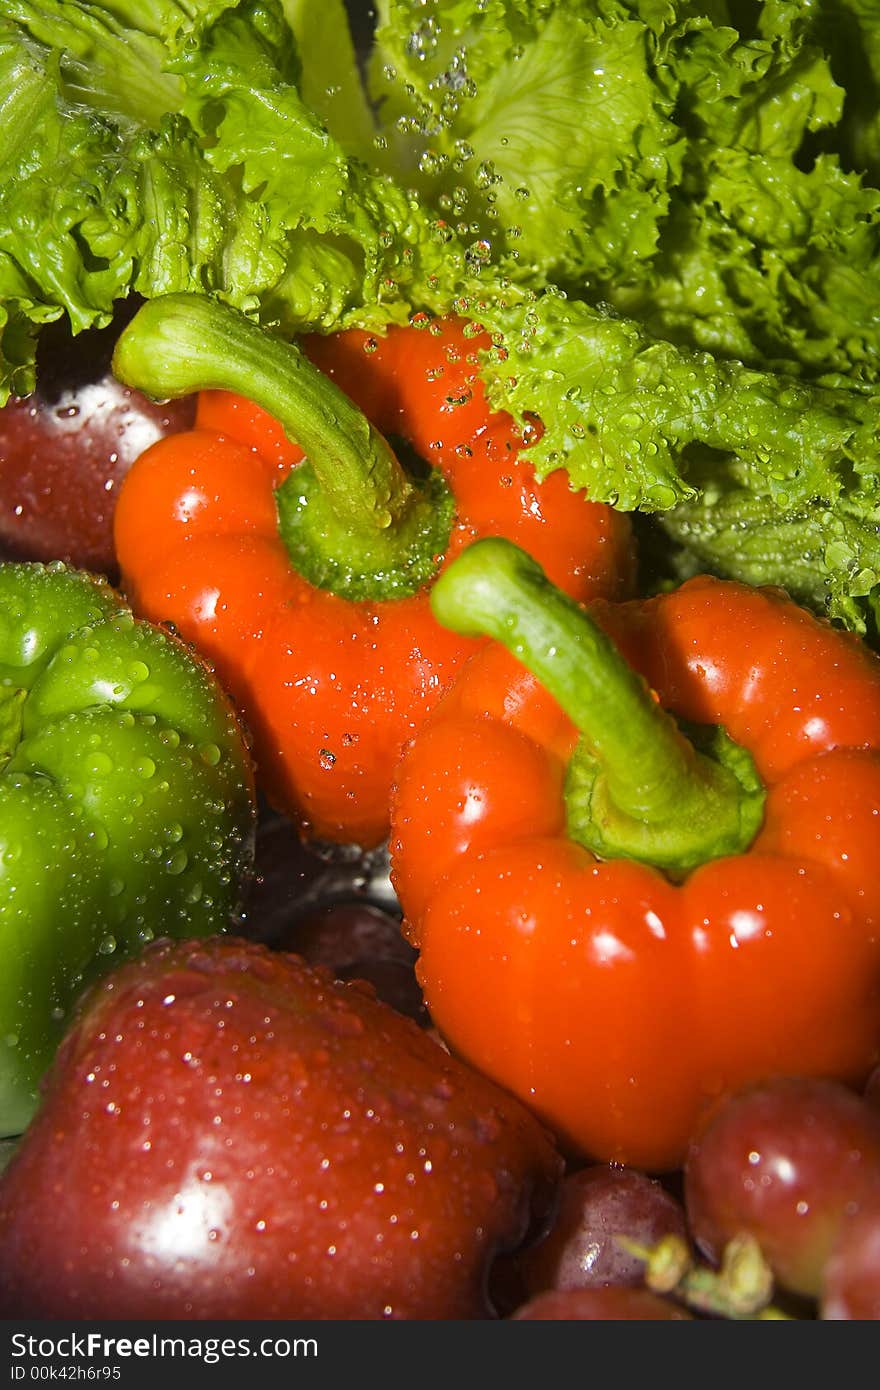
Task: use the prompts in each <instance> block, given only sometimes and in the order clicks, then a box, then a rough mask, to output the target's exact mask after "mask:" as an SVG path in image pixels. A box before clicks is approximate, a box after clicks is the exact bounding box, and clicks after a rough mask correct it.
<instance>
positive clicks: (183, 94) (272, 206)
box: [0, 0, 463, 399]
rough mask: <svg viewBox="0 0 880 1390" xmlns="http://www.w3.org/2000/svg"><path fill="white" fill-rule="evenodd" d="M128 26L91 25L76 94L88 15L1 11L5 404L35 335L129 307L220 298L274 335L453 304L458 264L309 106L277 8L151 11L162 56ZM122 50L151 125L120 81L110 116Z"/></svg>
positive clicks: (119, 9)
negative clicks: (93, 54)
mask: <svg viewBox="0 0 880 1390" xmlns="http://www.w3.org/2000/svg"><path fill="white" fill-rule="evenodd" d="M126 10H127V11H128V12H129V14H128V17H129V20H130V23H129V24H128V25H125V24H123V22H122V21H123V12H124V11H126ZM135 11H136V12H137V14H140V5H138V6H137V7H135V6H134V5H130V6H124V5H122V4H121V3H120V4H117V5H116V6H115V7H114V11H113V13H112V15H111V14H110V13H109V12H108V15H105V16H103V17H102V20H101V24H100V25H99V30H100V61H98V62H96V65H95V87H94V89H93V90H90V89H88V88H87V85H86V79H87V76H88V72H89V70H90V69H89V64H88V62H87V61H86V58H85V57H84V56H82V55H84V54H85V52H86V48H87V45H88V43H90V42H92V41H93V40H94V33H95V32H96V30H95V26H94V25H93V23H92V19H93V15H92V10H91V8H90V7H87V6H81V5H73V4H63V5H53V4H51V3H50V4H46V5H39V6H37V5H24V4H19V3H12V4H10V3H9V0H3V3H0V304H2V306H3V313H4V315H5V319H4V321H3V323H2V325H0V328H2V340H0V352H2V361H0V395H2V398H3V399H5V397H6V396H7V395H8V394H9V393H10V392H11V391H15V392H16V393H17V394H24V393H26V392H27V391H29V390H31V389H32V387H33V351H34V342H35V335H36V331H37V328H38V326H39V325H40V324H41V323H43V322H46V321H47V320H49V319H51V318H55V317H58V316H59V315H60V314H61V313H66V314H67V315H68V317H69V319H70V322H71V326H72V328H73V330H74V331H75V332H79V331H81V330H82V329H84V328H86V327H89V326H95V325H102V324H105V323H107V322H109V319H110V316H111V314H112V311H113V306H114V303H115V302H116V301H117V300H119V299H122V298H125V297H126V296H127V295H129V294H132V293H137V294H140V295H143V296H146V297H150V296H154V295H158V294H164V293H168V292H172V291H175V290H196V291H204V292H209V293H213V294H217V295H218V296H220V297H222V298H224V299H227V300H228V301H229V302H231V303H234V304H236V305H237V306H238V307H240V308H242V309H243V310H245V311H246V312H248V313H251V314H253V315H255V316H258V317H260V318H261V319H262V320H263V321H265V322H267V323H268V324H271V325H273V326H275V327H279V328H281V329H283V331H285V332H288V333H291V332H295V331H299V330H305V329H323V330H325V331H327V330H330V329H333V328H336V327H340V326H343V325H345V324H348V323H352V322H357V323H361V324H364V325H368V326H371V327H372V326H375V327H380V326H382V325H384V324H385V323H387V322H388V321H391V320H395V319H398V320H404V319H406V317H407V316H408V314H409V313H410V312H411V310H412V308H413V307H414V306H415V305H418V306H420V307H422V308H427V309H434V308H441V307H443V306H447V305H448V304H449V302H450V301H451V299H452V298H453V296H454V293H455V288H454V286H455V285H456V284H457V283H458V278H459V274H460V270H461V267H462V265H463V261H462V259H461V257H458V258H457V257H456V252H455V247H454V245H453V246H452V247H451V248H450V247H449V246H447V242H448V240H449V236H448V232H447V231H446V229H445V228H444V227H443V226H442V225H441V224H440V223H439V222H438V219H437V218H436V217H435V216H434V215H433V214H431V213H430V212H426V211H425V210H424V209H423V208H422V207H421V205H420V204H419V203H418V202H417V201H416V200H415V199H414V198H413V197H412V196H410V195H409V194H408V193H406V192H404V191H403V190H402V189H401V188H399V187H398V186H397V185H396V184H395V183H394V182H393V181H392V180H391V179H389V178H387V177H385V176H383V175H379V174H377V173H375V172H374V171H373V170H371V169H370V168H369V167H368V166H367V165H366V164H363V163H362V162H360V161H358V160H356V159H353V158H349V157H347V156H346V154H345V152H344V151H343V150H342V148H341V147H340V146H339V145H338V144H337V143H336V142H335V141H334V140H333V138H332V137H331V136H330V134H329V132H328V131H327V129H326V128H325V126H324V125H323V123H322V121H321V120H320V119H319V118H318V117H317V116H316V115H315V114H314V113H313V112H311V111H310V110H309V109H308V107H307V106H306V105H305V104H304V102H303V101H302V99H301V97H300V95H299V92H298V90H297V88H296V86H295V85H294V83H293V81H292V78H293V76H294V74H295V73H296V71H298V66H299V57H298V54H297V51H296V48H295V44H294V40H293V36H292V34H291V31H290V30H289V28H288V27H287V25H286V24H285V22H284V19H283V15H282V12H281V10H280V8H279V7H278V6H277V5H275V4H271V3H266V4H263V3H249V4H240V5H234V6H233V5H222V4H219V3H208V2H207V0H206V3H205V4H203V5H200V6H199V5H190V6H188V7H186V11H185V12H184V9H183V7H181V6H171V5H168V6H158V5H157V6H153V7H147V9H146V16H147V19H148V20H149V21H150V22H153V21H156V22H158V21H159V20H161V19H162V18H163V16H166V12H167V16H166V17H167V18H168V22H169V25H170V29H171V37H170V39H169V41H168V43H167V46H166V45H163V44H162V43H161V42H159V41H158V40H155V38H154V36H153V35H151V34H146V35H143V34H142V35H141V38H142V40H143V41H142V42H141V43H140V45H139V44H138V43H137V42H136V39H137V33H138V31H136V30H134V29H133V28H132V16H133V14H134V12H135ZM12 14H14V16H15V18H11V17H10V15H12ZM111 20H112V23H111ZM56 22H57V24H58V41H59V43H63V44H67V45H69V46H68V47H63V48H62V47H59V46H58V44H56V42H55V41H54V40H53V32H54V30H53V25H54V24H55V23H56ZM76 34H81V35H85V36H86V37H85V38H84V39H83V40H82V43H81V44H80V47H79V48H77V47H76V45H75V44H74V41H73V37H72V35H76ZM114 46H115V47H114ZM116 50H118V51H119V55H120V63H122V62H123V57H124V55H125V54H126V53H129V59H128V61H129V62H134V59H133V58H131V56H130V55H131V54H133V53H136V54H140V55H141V58H142V60H143V74H144V80H145V81H146V74H148V73H149V72H151V71H152V70H153V69H155V72H156V74H157V82H156V91H157V92H161V94H162V96H161V100H159V99H158V98H157V101H156V105H155V109H153V110H151V111H150V113H149V114H147V113H145V112H144V111H143V110H141V109H140V105H141V103H140V102H139V100H137V99H134V98H133V96H132V93H133V92H135V91H136V88H137V84H136V83H135V82H134V80H132V83H131V90H129V89H128V87H127V85H126V84H122V85H125V86H126V89H125V90H123V91H120V92H119V94H118V99H117V102H116V106H115V108H114V106H113V99H114V93H113V89H112V85H111V84H110V83H109V82H108V81H107V80H106V77H107V74H108V73H109V72H111V71H112V69H113V55H114V52H115V51H116ZM78 55H79V56H78ZM80 59H82V61H81V60H80ZM172 99H173V100H174V102H175V103H176V109H175V110H173V111H171V110H168V109H166V108H167V107H168V105H169V103H170V102H171V101H172ZM157 112H158V115H157ZM151 122H152V123H151Z"/></svg>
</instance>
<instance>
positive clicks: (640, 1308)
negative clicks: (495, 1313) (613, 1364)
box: [512, 1285, 693, 1322]
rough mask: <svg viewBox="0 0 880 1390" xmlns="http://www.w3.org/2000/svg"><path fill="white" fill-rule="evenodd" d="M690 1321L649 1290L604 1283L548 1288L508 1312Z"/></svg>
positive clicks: (532, 1316)
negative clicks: (573, 1287)
mask: <svg viewBox="0 0 880 1390" xmlns="http://www.w3.org/2000/svg"><path fill="white" fill-rule="evenodd" d="M664 1319H665V1320H667V1321H686V1320H690V1321H693V1314H691V1313H689V1312H688V1311H687V1309H686V1308H681V1307H679V1306H678V1305H677V1304H675V1303H670V1302H669V1301H668V1300H667V1299H665V1298H661V1297H660V1295H659V1294H655V1293H651V1291H650V1290H649V1289H632V1288H627V1287H625V1286H621V1285H608V1286H607V1287H606V1288H596V1289H552V1290H549V1291H548V1292H546V1293H539V1294H536V1295H535V1297H534V1298H532V1299H530V1300H529V1301H528V1303H523V1304H522V1305H521V1306H520V1307H519V1308H517V1310H516V1312H515V1313H513V1314H512V1320H513V1321H514V1322H517V1321H518V1322H526V1321H538V1320H541V1321H545V1322H549V1321H553V1322H574V1321H579V1322H588V1321H589V1322H623V1321H627V1322H635V1321H640V1322H648V1321H650V1322H659V1321H661V1320H664Z"/></svg>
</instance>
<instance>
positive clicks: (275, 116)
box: [0, 0, 880, 631]
mask: <svg viewBox="0 0 880 1390" xmlns="http://www.w3.org/2000/svg"><path fill="white" fill-rule="evenodd" d="M378 14H379V30H378V36H377V43H376V46H375V49H374V52H373V55H372V58H371V62H370V86H371V94H372V97H373V101H374V104H375V112H371V111H370V109H369V107H368V106H367V104H366V100H365V96H364V92H363V89H362V87H361V83H360V78H359V73H358V69H357V64H356V62H355V59H354V54H353V49H352V44H351V41H350V37H349V35H348V32H347V30H346V29H345V28H344V26H343V23H342V9H341V0H284V5H283V7H282V6H281V4H280V3H278V0H243V2H242V3H234V2H233V0H228V3H223V0H188V3H171V0H154V3H152V4H151V5H149V6H146V7H144V6H142V5H140V4H138V5H135V3H134V0H115V2H114V3H113V4H112V5H107V6H102V7H97V6H90V5H87V4H85V3H83V2H82V0H74V2H73V3H61V2H60V0H43V3H31V0H0V399H2V398H3V396H4V393H8V392H9V391H16V392H23V391H27V390H29V389H30V388H31V386H32V384H33V378H34V345H35V340H36V336H37V334H38V332H39V328H40V325H41V324H43V323H44V322H46V321H47V320H48V319H51V318H54V317H57V316H58V315H59V314H61V313H66V314H68V315H69V317H70V319H71V322H72V324H73V327H74V329H76V330H79V329H82V328H84V327H86V326H87V325H89V324H101V323H106V322H108V321H109V318H110V315H111V312H112V308H113V305H114V303H115V302H116V301H117V300H119V299H124V298H125V297H127V296H129V295H131V294H138V295H142V296H144V297H147V298H153V297H156V296H158V295H162V294H168V293H172V292H179V291H184V292H190V293H192V292H197V293H207V294H210V295H213V296H215V297H217V298H219V299H222V300H226V301H228V302H229V303H231V304H233V305H234V306H235V307H237V308H239V309H241V310H243V311H244V312H245V313H246V314H247V315H249V316H250V317H252V318H253V319H255V320H256V321H257V322H259V323H260V324H261V325H262V326H263V327H264V328H266V330H267V331H270V332H279V333H281V334H283V335H285V336H290V335H293V334H296V333H297V332H300V331H303V330H318V331H322V332H331V331H334V330H335V329H337V328H340V327H343V326H348V325H350V324H359V325H361V326H364V327H368V328H370V329H371V330H376V331H381V329H382V327H383V326H384V325H385V324H387V323H388V322H391V321H404V320H406V319H408V318H409V317H411V316H412V315H414V314H417V313H422V312H427V313H429V314H431V313H446V312H450V311H454V312H458V313H461V314H465V315H469V316H470V317H471V318H473V319H475V320H476V321H478V322H482V323H483V324H484V325H486V326H487V327H488V328H489V329H490V331H491V333H492V335H493V338H494V341H495V347H494V348H493V349H492V350H491V351H490V352H489V353H487V354H486V355H485V359H484V361H483V371H484V375H485V377H486V380H487V382H488V384H489V389H490V394H491V398H492V401H493V404H494V405H495V406H497V407H498V408H504V409H507V410H509V411H511V413H512V414H514V415H515V416H516V417H517V419H518V420H519V421H520V422H522V423H525V422H526V421H527V420H528V419H529V418H530V417H533V416H535V415H537V416H539V417H540V419H541V421H542V424H543V426H544V430H543V433H542V434H541V435H540V437H539V438H538V440H537V442H536V443H535V444H534V447H533V448H532V449H531V451H530V459H531V460H532V462H533V463H534V465H535V467H536V469H537V471H538V472H539V474H541V475H545V474H547V473H549V472H551V471H552V470H554V469H558V468H564V469H565V470H566V471H567V473H568V475H569V477H570V480H571V483H572V485H573V486H574V487H576V488H584V489H586V490H587V491H588V492H589V493H590V495H591V496H592V497H593V498H595V499H596V500H597V501H608V502H611V503H613V504H615V505H617V506H619V507H621V508H625V509H631V510H636V509H638V510H642V511H654V512H657V513H658V514H660V516H661V524H662V525H663V526H665V527H666V528H667V530H668V533H669V535H670V537H671V538H672V540H673V541H674V542H675V544H676V545H678V546H684V547H685V549H686V552H687V554H686V556H685V561H684V563H686V564H691V565H693V564H696V563H699V564H701V565H703V566H705V567H707V568H710V569H714V570H716V571H718V572H720V573H723V574H728V575H734V576H736V577H739V578H743V579H746V580H753V581H754V580H761V581H772V582H774V583H777V584H780V585H782V586H784V587H789V588H790V589H791V591H792V592H793V593H795V594H796V595H797V596H798V597H801V598H804V599H806V600H807V601H809V602H811V603H813V604H814V605H815V606H816V607H818V608H819V609H821V610H823V611H825V612H827V613H828V614H830V615H831V616H832V617H834V618H836V619H838V620H840V621H843V622H845V623H847V624H848V625H850V626H852V627H854V628H856V629H858V630H862V631H864V630H866V629H868V628H870V626H871V624H872V622H873V610H874V606H875V589H876V588H877V586H878V583H880V563H878V553H877V549H878V548H877V544H876V534H877V531H876V528H877V522H878V506H880V495H878V494H880V408H878V392H880V367H878V363H880V190H878V187H877V174H878V171H880V120H878V117H877V114H876V113H877V109H878V105H880V13H878V11H877V7H876V5H875V4H873V3H869V0H811V3H810V4H809V5H805V4H804V3H803V0H764V3H760V4H752V3H750V2H748V0H702V3H701V0H381V2H380V4H379V6H378ZM334 32H335V33H337V34H339V35H341V37H340V41H339V42H338V43H334V42H332V34H333V33H334Z"/></svg>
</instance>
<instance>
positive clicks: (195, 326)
mask: <svg viewBox="0 0 880 1390" xmlns="http://www.w3.org/2000/svg"><path fill="white" fill-rule="evenodd" d="M113 372H114V375H115V376H116V377H117V379H118V380H119V381H121V382H122V383H123V384H124V385H126V386H132V387H135V388H136V389H138V390H140V391H143V392H144V393H145V394H146V395H148V396H151V397H152V398H153V399H155V400H170V399H174V398H177V397H180V396H185V395H190V394H192V393H194V392H196V391H201V390H209V389H215V390H227V391H234V392H236V393H237V394H239V395H241V396H245V397H246V398H247V399H248V400H250V401H253V402H254V403H255V404H256V405H259V406H261V407H262V408H263V409H264V410H266V411H268V412H269V414H270V415H273V416H274V417H275V419H277V420H278V421H279V422H280V423H281V425H282V426H283V427H284V430H285V432H286V433H287V435H288V436H289V437H290V438H291V439H293V440H295V441H296V443H297V444H298V445H299V446H300V448H301V449H302V450H303V451H304V453H305V455H306V462H305V463H304V464H303V465H301V466H300V468H298V469H296V471H295V481H294V482H293V483H292V485H291V488H290V489H287V491H288V493H289V494H290V495H288V496H286V497H285V498H284V503H285V505H284V506H283V507H282V508H281V529H282V536H283V539H284V541H285V543H286V545H287V547H288V550H289V551H290V553H291V558H292V560H293V562H294V563H295V564H296V565H297V567H298V568H300V569H301V570H302V572H303V573H304V574H305V575H306V578H308V579H311V580H312V581H313V582H314V583H316V584H320V585H322V587H326V588H331V589H333V590H334V591H335V592H337V593H343V594H344V595H345V596H346V597H353V598H384V597H399V596H402V595H403V594H405V593H411V592H414V591H415V589H417V588H419V587H420V586H421V585H422V584H423V583H425V582H426V581H427V580H428V579H430V578H432V577H433V574H434V572H435V571H436V567H437V559H436V557H437V556H438V555H440V554H441V553H442V552H443V550H444V548H445V544H446V541H447V540H448V536H449V529H450V525H451V520H452V500H451V498H449V497H448V496H447V494H448V489H447V488H446V485H445V483H443V482H442V480H440V479H438V476H437V475H436V470H435V471H434V473H433V474H429V478H428V480H427V482H425V481H423V480H422V479H416V478H414V477H412V476H410V475H409V474H408V473H407V472H406V471H405V470H404V468H402V466H401V464H400V462H399V460H398V459H397V457H396V455H395V454H394V452H393V450H392V449H391V447H390V445H389V444H388V442H387V440H386V439H385V438H384V437H383V435H382V434H381V433H380V432H379V430H377V429H376V428H375V426H373V425H372V424H371V423H370V421H369V420H368V419H367V418H366V416H365V415H364V414H363V412H362V411H360V410H359V409H358V408H357V406H356V405H355V404H354V402H353V401H352V400H350V398H349V397H348V396H346V394H345V393H344V392H343V391H341V390H340V389H339V387H338V386H337V385H336V384H335V383H334V382H333V381H331V379H330V378H329V377H328V376H325V375H324V373H323V372H321V371H319V369H318V368H317V367H316V366H315V365H314V363H312V362H311V361H310V360H309V359H308V357H306V356H305V354H304V353H303V352H302V351H301V350H300V349H299V347H297V345H296V344H295V343H292V342H289V341H286V340H284V339H282V338H279V337H276V336H275V335H273V334H271V333H269V332H267V331H266V330H265V329H263V328H261V327H260V326H259V325H258V324H257V323H254V322H253V321H252V320H250V319H249V318H247V317H246V316H245V315H244V314H242V313H240V312H239V311H238V310H237V309H233V308H232V307H231V306H230V305H228V304H224V303H222V302H220V301H219V300H215V299H212V298H211V297H210V296H209V295H201V294H169V295H162V296H160V297H158V298H157V299H153V300H149V301H148V302H147V303H146V304H144V305H143V306H142V307H141V308H140V309H139V310H138V312H137V314H136V315H135V317H134V318H133V319H132V321H131V323H130V324H129V325H128V326H127V328H125V329H124V330H123V332H122V334H121V335H120V338H119V340H118V342H117V344H116V350H115V352H114V356H113ZM284 492H285V487H284V485H282V488H281V489H280V490H279V501H280V500H281V496H282V494H283V493H284Z"/></svg>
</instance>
